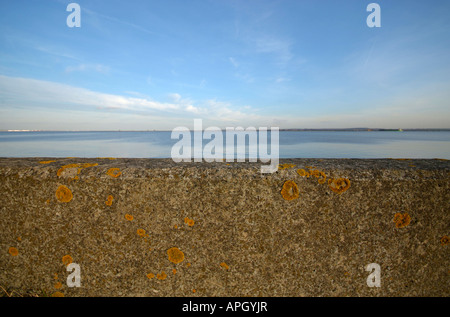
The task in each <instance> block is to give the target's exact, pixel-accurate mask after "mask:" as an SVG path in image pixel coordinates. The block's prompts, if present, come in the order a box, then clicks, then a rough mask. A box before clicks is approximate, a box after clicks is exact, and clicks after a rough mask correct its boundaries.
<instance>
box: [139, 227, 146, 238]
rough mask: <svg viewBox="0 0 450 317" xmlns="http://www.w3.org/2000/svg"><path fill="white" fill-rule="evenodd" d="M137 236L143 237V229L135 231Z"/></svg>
mask: <svg viewBox="0 0 450 317" xmlns="http://www.w3.org/2000/svg"><path fill="white" fill-rule="evenodd" d="M137 234H138V235H139V236H141V237H145V230H144V229H137Z"/></svg>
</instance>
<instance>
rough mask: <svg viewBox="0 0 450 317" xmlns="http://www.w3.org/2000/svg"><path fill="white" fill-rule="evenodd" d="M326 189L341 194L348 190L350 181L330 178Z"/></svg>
mask: <svg viewBox="0 0 450 317" xmlns="http://www.w3.org/2000/svg"><path fill="white" fill-rule="evenodd" d="M328 187H330V189H331V190H332V191H334V192H335V193H338V194H342V193H343V192H345V191H346V190H347V189H349V188H350V180H349V179H348V178H338V179H334V178H330V179H329V180H328Z"/></svg>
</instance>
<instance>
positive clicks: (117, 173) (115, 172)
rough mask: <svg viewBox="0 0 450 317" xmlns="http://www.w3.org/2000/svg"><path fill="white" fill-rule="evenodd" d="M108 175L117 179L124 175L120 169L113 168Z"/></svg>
mask: <svg viewBox="0 0 450 317" xmlns="http://www.w3.org/2000/svg"><path fill="white" fill-rule="evenodd" d="M106 174H108V175H109V176H111V177H114V178H117V177H119V176H120V175H121V174H122V172H121V171H120V168H117V167H113V168H110V169H109V170H108V171H107V172H106Z"/></svg>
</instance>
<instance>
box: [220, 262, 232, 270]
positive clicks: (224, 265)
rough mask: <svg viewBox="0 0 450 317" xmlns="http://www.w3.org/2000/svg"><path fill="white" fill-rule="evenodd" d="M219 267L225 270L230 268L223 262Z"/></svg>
mask: <svg viewBox="0 0 450 317" xmlns="http://www.w3.org/2000/svg"><path fill="white" fill-rule="evenodd" d="M220 266H221V267H223V268H224V269H225V270H229V269H230V267H229V266H228V265H227V264H226V263H225V262H222V263H220Z"/></svg>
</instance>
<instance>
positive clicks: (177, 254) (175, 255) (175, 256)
mask: <svg viewBox="0 0 450 317" xmlns="http://www.w3.org/2000/svg"><path fill="white" fill-rule="evenodd" d="M167 255H168V256H169V261H170V262H172V263H175V264H178V263H181V262H183V261H184V253H183V252H182V251H181V250H180V249H178V248H176V247H173V248H170V249H169V250H167Z"/></svg>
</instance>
